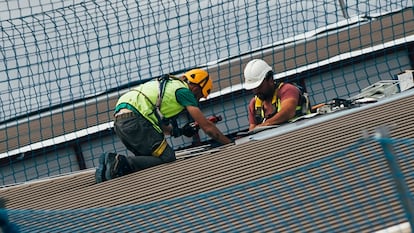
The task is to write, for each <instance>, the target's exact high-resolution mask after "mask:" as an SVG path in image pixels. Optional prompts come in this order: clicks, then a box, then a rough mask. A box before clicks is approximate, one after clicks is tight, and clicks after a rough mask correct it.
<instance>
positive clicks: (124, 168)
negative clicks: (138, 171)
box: [105, 153, 132, 180]
mask: <svg viewBox="0 0 414 233" xmlns="http://www.w3.org/2000/svg"><path fill="white" fill-rule="evenodd" d="M105 162H106V163H105V164H106V166H105V169H106V171H105V178H106V180H110V179H114V178H117V177H120V176H124V175H127V174H129V173H131V172H132V170H131V168H130V166H129V164H128V161H127V159H126V157H125V156H124V155H120V154H114V153H109V154H108V157H107V158H106V161H105Z"/></svg>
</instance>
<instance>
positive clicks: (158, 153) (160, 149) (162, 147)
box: [152, 138, 167, 157]
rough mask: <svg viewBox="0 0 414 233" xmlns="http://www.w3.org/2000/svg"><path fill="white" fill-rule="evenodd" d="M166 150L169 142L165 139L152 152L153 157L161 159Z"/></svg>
mask: <svg viewBox="0 0 414 233" xmlns="http://www.w3.org/2000/svg"><path fill="white" fill-rule="evenodd" d="M165 148H167V141H166V140H165V138H164V139H163V140H162V142H161V144H160V145H159V146H158V147H157V148H155V150H154V151H153V152H152V155H153V156H155V157H160V156H161V155H162V153H163V152H164V151H165Z"/></svg>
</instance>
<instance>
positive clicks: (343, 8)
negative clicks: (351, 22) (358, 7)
mask: <svg viewBox="0 0 414 233" xmlns="http://www.w3.org/2000/svg"><path fill="white" fill-rule="evenodd" d="M339 5H340V6H341V10H342V14H343V15H344V18H345V19H349V15H348V11H347V10H346V4H345V2H344V0H339Z"/></svg>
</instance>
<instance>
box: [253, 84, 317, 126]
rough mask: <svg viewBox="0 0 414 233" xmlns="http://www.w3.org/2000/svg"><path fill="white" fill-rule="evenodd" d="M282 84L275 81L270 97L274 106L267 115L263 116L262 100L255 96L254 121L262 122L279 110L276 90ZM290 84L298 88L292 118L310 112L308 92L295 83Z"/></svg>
mask: <svg viewBox="0 0 414 233" xmlns="http://www.w3.org/2000/svg"><path fill="white" fill-rule="evenodd" d="M283 84H284V83H283V82H281V83H279V84H278V85H277V83H276V82H275V85H277V88H276V90H275V92H274V94H273V97H272V105H273V106H274V109H275V110H274V111H273V112H272V113H271V114H269V115H267V116H265V112H264V109H263V101H262V100H261V99H260V98H259V97H257V96H255V104H254V113H255V121H256V123H261V122H263V120H264V119H265V118H271V117H273V116H274V115H275V114H276V113H278V112H279V111H280V109H281V104H280V98H279V97H278V92H279V91H278V90H280V88H281V87H282V86H283ZM291 84H293V85H294V86H295V87H296V88H298V90H299V103H298V105H297V106H296V113H295V117H294V118H293V119H295V118H297V117H300V116H303V115H306V114H310V113H311V112H310V102H309V96H308V93H306V92H304V91H303V88H302V87H300V86H298V85H297V84H295V83H291ZM293 119H291V120H293ZM291 120H289V121H291Z"/></svg>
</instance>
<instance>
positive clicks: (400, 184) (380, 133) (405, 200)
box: [376, 127, 414, 233]
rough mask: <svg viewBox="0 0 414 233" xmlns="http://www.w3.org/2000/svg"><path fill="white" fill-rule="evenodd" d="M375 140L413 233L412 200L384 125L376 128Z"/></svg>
mask: <svg viewBox="0 0 414 233" xmlns="http://www.w3.org/2000/svg"><path fill="white" fill-rule="evenodd" d="M376 134H377V140H378V142H379V143H380V145H381V147H382V150H383V151H384V156H385V159H386V161H387V164H388V167H389V169H390V171H391V174H392V177H393V179H394V182H395V185H396V188H397V193H398V197H399V199H400V202H401V205H402V206H403V208H404V212H405V215H406V217H407V219H408V222H409V223H410V228H411V232H413V233H414V205H413V200H412V199H411V198H410V191H409V189H408V186H407V184H406V182H405V178H404V174H403V172H402V171H401V166H400V164H399V162H398V158H397V157H396V154H395V151H394V147H393V145H392V142H391V140H390V135H389V130H388V129H387V128H386V127H381V128H378V129H377V130H376Z"/></svg>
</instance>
